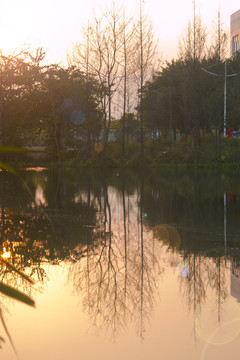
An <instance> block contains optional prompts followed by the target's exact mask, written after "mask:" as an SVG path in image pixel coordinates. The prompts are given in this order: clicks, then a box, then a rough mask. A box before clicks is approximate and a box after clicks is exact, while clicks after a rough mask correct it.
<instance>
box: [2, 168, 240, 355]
mask: <svg viewBox="0 0 240 360" xmlns="http://www.w3.org/2000/svg"><path fill="white" fill-rule="evenodd" d="M84 176H86V175H84V174H80V175H79V174H77V173H75V174H74V175H72V174H67V175H66V174H59V173H58V174H57V175H56V174H53V175H51V173H48V172H47V171H45V172H44V171H43V173H41V174H39V173H38V175H36V173H35V172H33V174H30V175H29V173H28V175H27V179H28V184H29V187H30V188H31V190H32V193H33V194H38V196H37V197H36V199H37V200H39V201H37V202H35V204H36V206H35V207H32V206H29V204H30V203H31V202H32V199H27V198H24V199H23V198H20V199H16V198H15V199H14V201H13V199H12V198H11V196H9V197H8V196H6V195H7V193H6V191H5V192H2V193H1V194H2V199H3V198H4V201H3V200H2V210H1V214H2V217H1V218H2V222H1V235H2V239H4V241H8V245H9V244H10V245H11V249H12V250H13V252H12V253H13V255H12V256H13V261H14V263H15V264H17V265H19V266H21V268H23V269H25V270H26V272H27V273H28V275H31V276H32V277H33V278H34V279H35V281H36V284H35V286H34V287H33V288H26V287H25V284H24V283H23V284H19V283H18V284H17V280H16V278H15V277H13V275H12V274H11V273H8V274H6V273H5V272H4V270H2V271H1V273H2V278H5V279H6V280H7V281H8V282H9V283H11V284H15V285H18V286H19V287H20V288H21V289H24V290H25V291H27V292H28V293H29V294H32V295H33V296H34V298H35V300H36V304H37V308H36V309H31V308H29V307H27V306H25V305H23V304H19V303H15V302H12V301H9V300H8V299H6V298H5V297H4V296H1V307H2V309H3V310H4V314H5V318H6V319H7V324H8V328H9V331H10V332H11V336H12V338H13V339H14V343H15V346H16V348H17V350H18V352H19V356H20V359H23V360H30V359H36V360H38V359H39V360H40V359H41V360H42V359H43V358H45V359H60V360H61V359H62V360H65V359H70V360H77V359H80V358H82V359H90V360H95V359H112V358H113V357H114V359H123V358H125V359H126V360H128V359H132V358H138V359H143V360H145V359H147V358H151V359H159V358H162V359H167V360H168V359H169V360H175V359H204V360H208V359H215V356H218V357H216V358H218V359H221V358H226V356H228V357H229V358H231V356H230V355H229V354H233V355H235V356H236V355H237V354H238V352H239V348H240V345H239V334H240V304H239V302H240V281H239V255H238V242H236V240H235V237H234V236H235V235H234V236H233V235H232V234H233V230H234V232H235V233H236V230H237V231H238V232H239V229H237V227H236V224H235V223H234V220H235V217H236V218H237V214H235V213H236V212H237V213H239V210H238V206H237V205H238V192H237V190H236V188H234V186H237V185H234V184H231V186H232V187H233V188H234V194H235V201H233V200H232V197H231V199H230V200H229V202H228V203H227V204H226V205H225V207H224V201H223V200H224V193H225V191H227V190H228V189H222V187H224V184H219V188H216V186H215V185H216V184H218V182H219V179H216V178H215V177H211V178H209V179H208V180H209V181H208V182H207V187H206V188H205V186H206V184H205V183H201V182H196V181H195V180H193V179H192V178H187V177H186V176H184V179H183V180H182V181H183V183H185V184H186V182H187V183H188V185H190V184H191V186H189V187H188V188H187V189H184V186H183V184H182V182H181V179H180V178H176V181H175V182H173V183H169V179H167V178H164V176H161V179H160V180H159V182H160V183H157V184H154V183H153V182H152V181H148V180H146V179H145V178H144V177H143V178H140V179H138V180H135V181H136V183H134V181H132V182H128V181H127V179H126V178H125V177H122V178H120V177H119V176H118V178H117V179H115V178H114V179H112V178H111V177H110V179H109V182H107V181H106V179H105V181H102V182H101V178H100V179H99V177H98V178H97V177H96V175H94V176H89V177H87V178H86V179H85V182H84V179H83V178H84ZM96 178H97V180H98V181H96ZM11 181H13V182H14V181H15V180H11ZM11 181H9V180H7V181H6V186H7V187H8V188H10V185H11ZM209 184H212V187H211V185H209ZM15 186H16V184H15ZM183 189H184V191H183ZM190 189H191V190H190ZM156 194H157V195H156ZM40 195H41V196H40ZM40 200H41V201H40ZM231 201H232V203H231ZM3 205H4V206H3ZM231 206H232V207H233V208H234V212H233V213H232V214H231ZM164 209H165V212H164ZM204 211H206V212H207V215H206V214H205V213H203V212H204ZM212 211H214V212H215V213H214V214H212ZM225 213H226V216H229V214H231V215H232V217H230V219H229V218H228V219H229V220H228V222H227V224H228V225H227V227H226V228H225V225H224V224H225V222H226V219H224V214H225ZM3 215H4V216H3ZM49 218H50V223H49ZM206 219H208V220H209V222H205V221H206ZM204 223H205V226H204V227H203V224H204ZM226 231H227V234H229V236H227V237H226V236H225V235H226V234H225V232H226ZM11 234H17V237H13V236H12V237H10V235H11ZM226 240H227V244H226ZM228 244H229V245H228ZM10 245H9V246H10ZM226 255H227V256H226ZM1 335H4V330H3V329H1ZM5 340H6V344H4V345H3V349H2V350H1V353H0V355H2V356H3V359H5V360H11V359H14V358H15V356H14V354H13V351H12V349H11V347H10V345H9V343H8V341H7V338H6V339H5ZM216 354H217V355H216Z"/></svg>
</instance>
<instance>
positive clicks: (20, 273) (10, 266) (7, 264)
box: [0, 258, 34, 284]
mask: <svg viewBox="0 0 240 360" xmlns="http://www.w3.org/2000/svg"><path fill="white" fill-rule="evenodd" d="M0 261H2V262H3V263H4V264H5V265H6V266H7V267H8V268H10V269H11V270H13V271H14V272H15V273H17V274H18V275H20V276H21V277H22V278H24V279H25V280H27V281H28V282H30V284H34V281H33V280H32V279H31V278H30V277H29V276H27V275H26V274H24V273H23V272H21V271H20V270H18V269H17V268H16V267H15V266H13V265H12V264H10V263H9V262H8V261H6V260H4V259H3V258H0Z"/></svg>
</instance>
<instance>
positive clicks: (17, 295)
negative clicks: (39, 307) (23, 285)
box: [0, 282, 35, 306]
mask: <svg viewBox="0 0 240 360" xmlns="http://www.w3.org/2000/svg"><path fill="white" fill-rule="evenodd" d="M0 292H1V293H3V294H4V295H7V296H9V297H10V298H12V299H16V300H18V301H21V302H23V303H24V304H27V305H30V306H35V301H34V300H32V298H30V297H29V296H28V295H25V294H24V293H23V292H21V291H19V290H16V289H14V288H13V287H11V286H9V285H5V284H3V283H2V282H0Z"/></svg>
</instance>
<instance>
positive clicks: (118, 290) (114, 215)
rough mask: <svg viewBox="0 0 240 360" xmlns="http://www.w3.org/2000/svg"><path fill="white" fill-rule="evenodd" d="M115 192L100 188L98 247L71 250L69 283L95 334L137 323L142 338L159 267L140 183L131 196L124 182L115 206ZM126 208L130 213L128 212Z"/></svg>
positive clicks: (80, 246)
mask: <svg viewBox="0 0 240 360" xmlns="http://www.w3.org/2000/svg"><path fill="white" fill-rule="evenodd" d="M115 196H116V194H115V192H114V191H113V189H108V188H107V187H103V189H102V196H101V206H100V208H102V209H103V212H102V219H103V221H102V224H101V226H102V229H99V233H98V240H99V242H98V245H97V246H94V245H83V244H81V245H79V246H78V247H77V248H76V249H75V253H74V257H75V262H74V263H73V264H72V266H71V269H70V272H69V281H71V282H73V284H74V290H75V293H77V294H79V295H80V296H81V297H83V307H84V309H85V310H86V311H88V312H89V316H90V318H91V323H92V330H93V331H94V332H96V333H98V332H100V331H103V330H104V332H107V333H108V334H109V336H111V337H113V338H115V337H116V336H117V335H119V333H121V332H122V331H123V330H124V329H125V327H126V325H127V324H129V323H131V322H135V323H136V327H137V332H138V334H139V336H141V337H142V338H143V337H144V331H145V330H144V323H145V321H147V320H148V319H149V317H150V315H151V312H152V311H153V305H154V300H155V294H156V280H157V275H159V274H160V273H161V271H162V270H163V269H161V267H160V264H159V261H157V258H156V255H155V254H154V251H153V249H154V248H153V243H152V238H151V237H150V236H149V234H148V232H147V231H146V229H144V227H143V212H142V205H141V204H142V196H143V188H142V186H141V189H140V191H139V193H138V192H136V193H135V194H134V195H133V196H131V197H130V196H129V194H128V195H126V192H125V184H124V182H123V184H122V194H121V198H122V202H121V203H120V202H118V206H116V201H118V200H119V199H118V198H116V197H115ZM109 197H110V198H111V201H109ZM138 201H139V204H140V211H139V212H138V211H137V208H136V205H137V203H138ZM126 204H128V205H127V206H126ZM129 207H131V208H133V209H134V211H133V212H131V213H129V212H128V209H129ZM112 208H114V212H113V210H112ZM127 208H128V209H127ZM113 219H114V223H113ZM116 219H118V222H116ZM127 229H128V231H127ZM83 255H84V257H83Z"/></svg>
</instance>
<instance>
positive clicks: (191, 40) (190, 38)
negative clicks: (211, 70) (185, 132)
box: [179, 0, 207, 151]
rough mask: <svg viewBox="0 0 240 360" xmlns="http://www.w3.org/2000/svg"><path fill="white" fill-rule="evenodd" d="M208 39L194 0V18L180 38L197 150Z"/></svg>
mask: <svg viewBox="0 0 240 360" xmlns="http://www.w3.org/2000/svg"><path fill="white" fill-rule="evenodd" d="M206 40H207V36H206V28H205V27H204V26H203V25H202V20H201V16H200V14H199V11H197V10H196V2H195V0H193V18H192V21H189V23H188V26H187V29H186V31H185V34H183V37H182V38H181V39H180V42H179V55H180V58H181V59H182V60H183V61H184V62H185V63H186V64H187V66H188V68H186V70H187V72H186V73H185V76H184V108H185V119H186V127H188V128H189V130H190V132H191V133H192V135H193V147H194V151H197V150H198V148H199V145H200V121H201V116H200V114H201V107H200V103H199V99H200V87H199V79H200V73H201V67H200V61H201V60H202V59H203V58H204V56H205V54H206Z"/></svg>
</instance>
